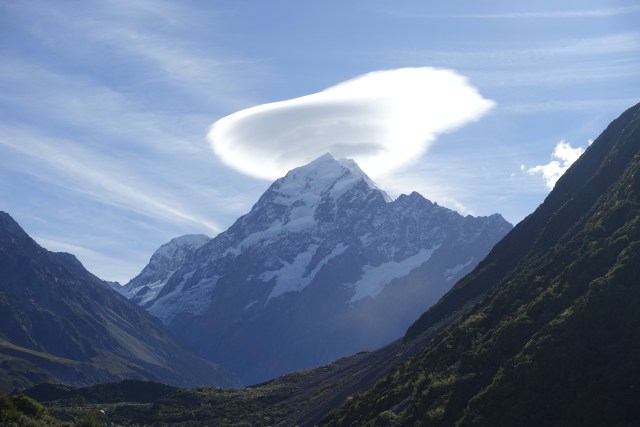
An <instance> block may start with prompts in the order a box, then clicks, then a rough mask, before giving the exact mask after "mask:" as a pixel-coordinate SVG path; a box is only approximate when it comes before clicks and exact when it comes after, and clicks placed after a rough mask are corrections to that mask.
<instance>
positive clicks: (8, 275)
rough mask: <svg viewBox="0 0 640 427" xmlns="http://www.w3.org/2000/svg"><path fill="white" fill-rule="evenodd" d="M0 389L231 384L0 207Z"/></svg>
mask: <svg viewBox="0 0 640 427" xmlns="http://www.w3.org/2000/svg"><path fill="white" fill-rule="evenodd" d="M0 271H1V272H2V279H1V280H0V389H2V390H7V391H10V390H13V389H14V388H18V387H24V386H28V385H32V384H34V383H38V382H42V381H52V382H63V383H66V384H71V385H86V384H93V383H97V382H107V381H116V380H119V379H124V378H138V379H147V380H157V381H163V382H166V383H170V384H174V385H180V386H196V385H200V386H203V385H209V386H214V385H216V386H226V387H229V386H234V385H236V384H237V382H236V379H235V378H234V377H233V375H231V374H229V373H228V372H226V371H224V370H223V369H221V368H220V367H219V366H217V365H215V364H213V363H211V362H208V361H206V360H203V359H201V358H198V357H197V356H195V355H193V354H192V353H190V352H188V351H187V350H185V349H184V348H183V347H182V346H180V345H179V344H178V343H177V342H176V340H175V339H173V338H172V337H171V336H170V334H169V333H168V332H167V331H166V330H165V328H164V327H163V325H162V323H161V322H159V321H158V320H157V319H156V318H154V317H153V316H151V315H149V314H148V313H147V312H146V311H144V310H142V309H141V308H139V307H138V306H137V305H135V304H133V303H131V302H129V301H128V300H127V299H126V298H123V297H122V296H120V295H118V294H117V293H115V292H114V291H113V290H112V289H111V287H110V285H109V284H107V283H106V282H103V281H102V280H100V279H99V278H97V277H96V276H94V275H93V274H91V273H89V272H88V271H87V270H86V269H85V268H84V267H83V266H82V264H81V263H80V261H78V259H77V258H76V257H75V256H73V255H71V254H67V253H55V252H49V251H47V250H46V249H44V248H42V247H41V246H39V245H38V244H37V243H36V242H35V241H34V240H33V239H31V238H30V237H29V236H28V235H27V233H25V232H24V230H22V228H21V227H20V226H19V225H18V223H16V222H15V221H14V220H13V218H11V216H9V214H7V213H5V212H0Z"/></svg>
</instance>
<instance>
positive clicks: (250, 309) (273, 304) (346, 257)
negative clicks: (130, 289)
mask: <svg viewBox="0 0 640 427" xmlns="http://www.w3.org/2000/svg"><path fill="white" fill-rule="evenodd" d="M510 229H511V225H510V224H509V223H508V222H506V221H505V220H504V219H503V218H502V217H501V216H500V215H492V216H490V217H481V218H474V217H472V216H466V217H464V216H462V215H460V214H458V213H456V212H454V211H452V210H449V209H446V208H443V207H440V206H438V205H437V204H434V203H432V202H430V201H428V200H427V199H425V198H424V197H422V196H421V195H419V194H418V193H412V194H410V195H408V196H407V195H402V196H400V197H398V199H397V200H395V201H391V199H390V198H389V197H388V196H387V195H386V193H384V192H383V191H382V190H381V189H379V188H378V186H377V185H375V183H374V182H373V181H372V180H371V179H370V178H369V177H368V176H367V175H366V174H365V173H364V172H363V171H362V170H361V169H360V168H359V167H358V165H357V164H356V163H355V162H354V161H353V160H348V159H341V160H336V159H334V158H333V157H332V156H331V155H329V154H325V155H323V156H321V157H320V158H318V159H316V160H314V161H313V162H311V163H309V164H307V165H305V166H302V167H299V168H296V169H293V170H291V171H290V172H289V173H287V174H286V176H284V177H282V178H280V179H278V180H276V181H275V182H274V183H273V184H272V185H271V186H270V187H269V188H268V189H267V191H266V192H265V193H264V194H263V195H262V196H261V197H260V199H259V200H258V202H257V203H256V204H255V205H254V206H253V208H252V209H251V211H250V212H249V213H247V214H246V215H244V216H242V217H240V218H239V219H238V220H237V221H236V222H235V223H234V224H233V225H232V226H231V227H230V228H229V229H228V230H226V231H225V232H223V233H220V234H219V235H218V236H216V237H215V238H213V239H211V240H210V241H208V242H206V243H205V244H204V245H203V246H202V247H200V248H199V249H198V250H197V251H195V252H194V253H193V256H191V257H189V258H188V259H185V260H184V262H183V263H182V265H181V266H180V267H179V268H177V270H176V271H175V272H174V273H173V274H171V276H170V277H169V279H168V280H167V281H166V284H165V285H164V286H163V287H162V290H160V291H159V292H158V294H157V296H156V297H155V298H153V299H150V300H144V301H139V302H140V303H142V304H143V306H144V307H145V308H146V309H147V310H148V311H149V312H150V313H151V314H153V315H155V316H157V317H158V318H160V319H161V320H162V321H163V322H164V323H165V324H166V325H167V326H168V327H169V328H170V329H171V330H172V331H173V332H174V333H175V335H177V336H178V337H180V338H181V339H182V340H183V342H185V343H186V345H187V346H188V347H189V348H191V349H193V350H194V351H196V352H197V353H199V354H200V355H203V356H205V357H207V358H211V360H216V361H220V363H222V364H223V365H224V366H226V367H228V368H229V369H231V370H233V371H234V372H236V373H237V374H238V375H239V376H240V378H241V380H242V381H243V382H244V383H246V384H251V383H256V382H259V381H263V380H266V379H269V378H272V377H275V376H276V375H279V374H282V373H284V372H288V371H292V370H295V369H302V368H308V367H311V366H315V365H319V364H321V363H325V362H328V361H331V360H333V359H335V358H337V357H341V356H344V355H348V354H351V353H354V352H357V351H361V350H371V349H374V348H377V347H379V346H381V345H383V344H386V343H387V342H389V341H391V340H393V339H396V338H398V337H400V336H401V335H402V333H403V331H404V330H405V329H406V327H407V326H408V325H409V324H410V322H411V321H413V320H414V319H415V318H416V317H417V315H418V314H419V313H421V312H422V311H424V309H425V308H426V307H428V306H430V305H431V304H433V303H434V302H435V301H436V300H437V298H438V297H440V296H441V295H442V294H443V293H444V292H446V291H447V290H448V289H449V288H450V287H451V285H453V284H454V283H455V281H456V280H457V279H459V278H460V277H462V276H463V275H464V274H465V273H466V272H468V271H470V270H471V269H472V268H473V267H474V266H475V265H476V264H477V262H478V261H479V260H480V259H482V258H483V257H484V256H485V255H486V253H487V252H488V251H489V250H490V248H491V247H492V246H493V245H494V244H495V242H497V241H498V240H499V239H500V238H501V237H502V236H503V235H504V234H505V233H507V232H508V231H509V230H510ZM140 285H143V283H142V282H141V283H140Z"/></svg>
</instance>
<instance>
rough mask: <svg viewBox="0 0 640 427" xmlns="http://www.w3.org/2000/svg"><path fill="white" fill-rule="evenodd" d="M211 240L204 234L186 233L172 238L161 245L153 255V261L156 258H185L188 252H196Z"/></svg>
mask: <svg viewBox="0 0 640 427" xmlns="http://www.w3.org/2000/svg"><path fill="white" fill-rule="evenodd" d="M209 240H211V239H210V238H209V237H207V236H205V235H204V234H185V235H184V236H180V237H176V238H175V239H171V241H169V243H165V244H164V245H162V246H160V248H158V250H157V251H155V253H154V254H153V255H152V256H151V262H153V260H154V258H156V259H161V258H168V259H175V258H183V257H184V254H185V253H186V252H189V253H191V252H195V251H196V250H198V249H199V248H200V247H201V246H202V245H204V244H205V243H207V242H208V241H209Z"/></svg>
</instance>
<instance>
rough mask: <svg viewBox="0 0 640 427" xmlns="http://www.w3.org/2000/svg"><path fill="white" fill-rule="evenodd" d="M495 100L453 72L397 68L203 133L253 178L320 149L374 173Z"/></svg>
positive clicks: (401, 161)
mask: <svg viewBox="0 0 640 427" xmlns="http://www.w3.org/2000/svg"><path fill="white" fill-rule="evenodd" d="M494 105H495V103H494V102H493V101H491V100H488V99H485V98H483V97H482V96H481V95H480V94H479V93H478V91H477V90H476V88H474V87H473V86H471V85H470V84H469V82H468V81H467V79H466V78H465V77H464V76H461V75H460V74H458V73H456V72H455V71H452V70H446V69H436V68H430V67H422V68H401V69H396V70H387V71H377V72H372V73H369V74H365V75H362V76H359V77H356V78H354V79H352V80H348V81H346V82H343V83H340V84H338V85H336V86H333V87H330V88H328V89H326V90H324V91H321V92H318V93H314V94H312V95H307V96H303V97H300V98H295V99H290V100H286V101H281V102H274V103H270V104H264V105H259V106H256V107H252V108H249V109H246V110H242V111H239V112H237V113H234V114H231V115H230V116H227V117H224V118H222V119H220V120H218V121H217V122H216V123H214V124H213V125H212V126H211V129H210V131H209V135H208V138H209V141H210V142H211V145H212V148H213V150H214V152H215V153H216V154H217V155H218V156H219V157H220V159H222V161H223V162H225V163H226V164H227V165H229V166H231V167H233V168H235V169H237V170H238V171H240V172H243V173H245V174H247V175H250V176H254V177H258V178H264V179H274V178H277V177H280V176H282V175H283V174H284V173H285V172H286V171H288V170H289V169H292V168H294V167H297V166H299V165H300V164H304V163H306V162H309V161H311V160H313V159H314V158H316V157H318V156H320V155H322V154H324V153H325V152H330V153H332V154H333V155H334V156H335V157H349V158H353V159H355V160H356V161H357V162H358V163H359V164H360V166H362V167H363V169H364V170H366V171H367V173H370V174H371V175H373V176H379V175H383V174H385V173H388V172H391V171H393V170H395V169H397V168H398V167H400V166H402V165H405V164H407V163H408V162H410V161H412V160H416V159H418V158H419V157H420V156H421V155H422V154H423V153H424V152H425V151H426V150H427V149H428V147H429V145H430V144H431V143H433V141H435V139H436V138H437V137H438V135H440V134H442V133H443V132H447V131H452V130H454V129H456V128H458V127H460V126H463V125H465V124H467V123H469V122H471V121H475V120H478V119H479V118H480V117H482V116H483V115H484V114H485V113H487V112H488V111H489V110H490V109H491V108H492V107H493V106H494Z"/></svg>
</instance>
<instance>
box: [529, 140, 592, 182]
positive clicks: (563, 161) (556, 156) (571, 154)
mask: <svg viewBox="0 0 640 427" xmlns="http://www.w3.org/2000/svg"><path fill="white" fill-rule="evenodd" d="M582 153H584V148H582V147H575V148H573V147H572V146H571V144H570V143H568V142H566V141H564V140H562V141H560V142H558V144H557V145H556V146H555V148H554V149H553V153H552V154H551V161H550V162H549V163H547V164H545V165H538V166H534V167H532V168H529V169H527V170H526V172H527V174H529V175H542V179H544V182H545V184H546V185H547V187H548V188H549V189H552V188H553V187H554V186H555V185H556V182H557V181H558V179H560V177H561V176H562V175H563V174H564V173H565V172H566V171H567V169H569V167H570V166H571V165H572V164H573V162H575V161H576V160H578V157H580V156H581V155H582ZM520 169H521V170H523V169H524V167H523V166H521V167H520Z"/></svg>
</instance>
